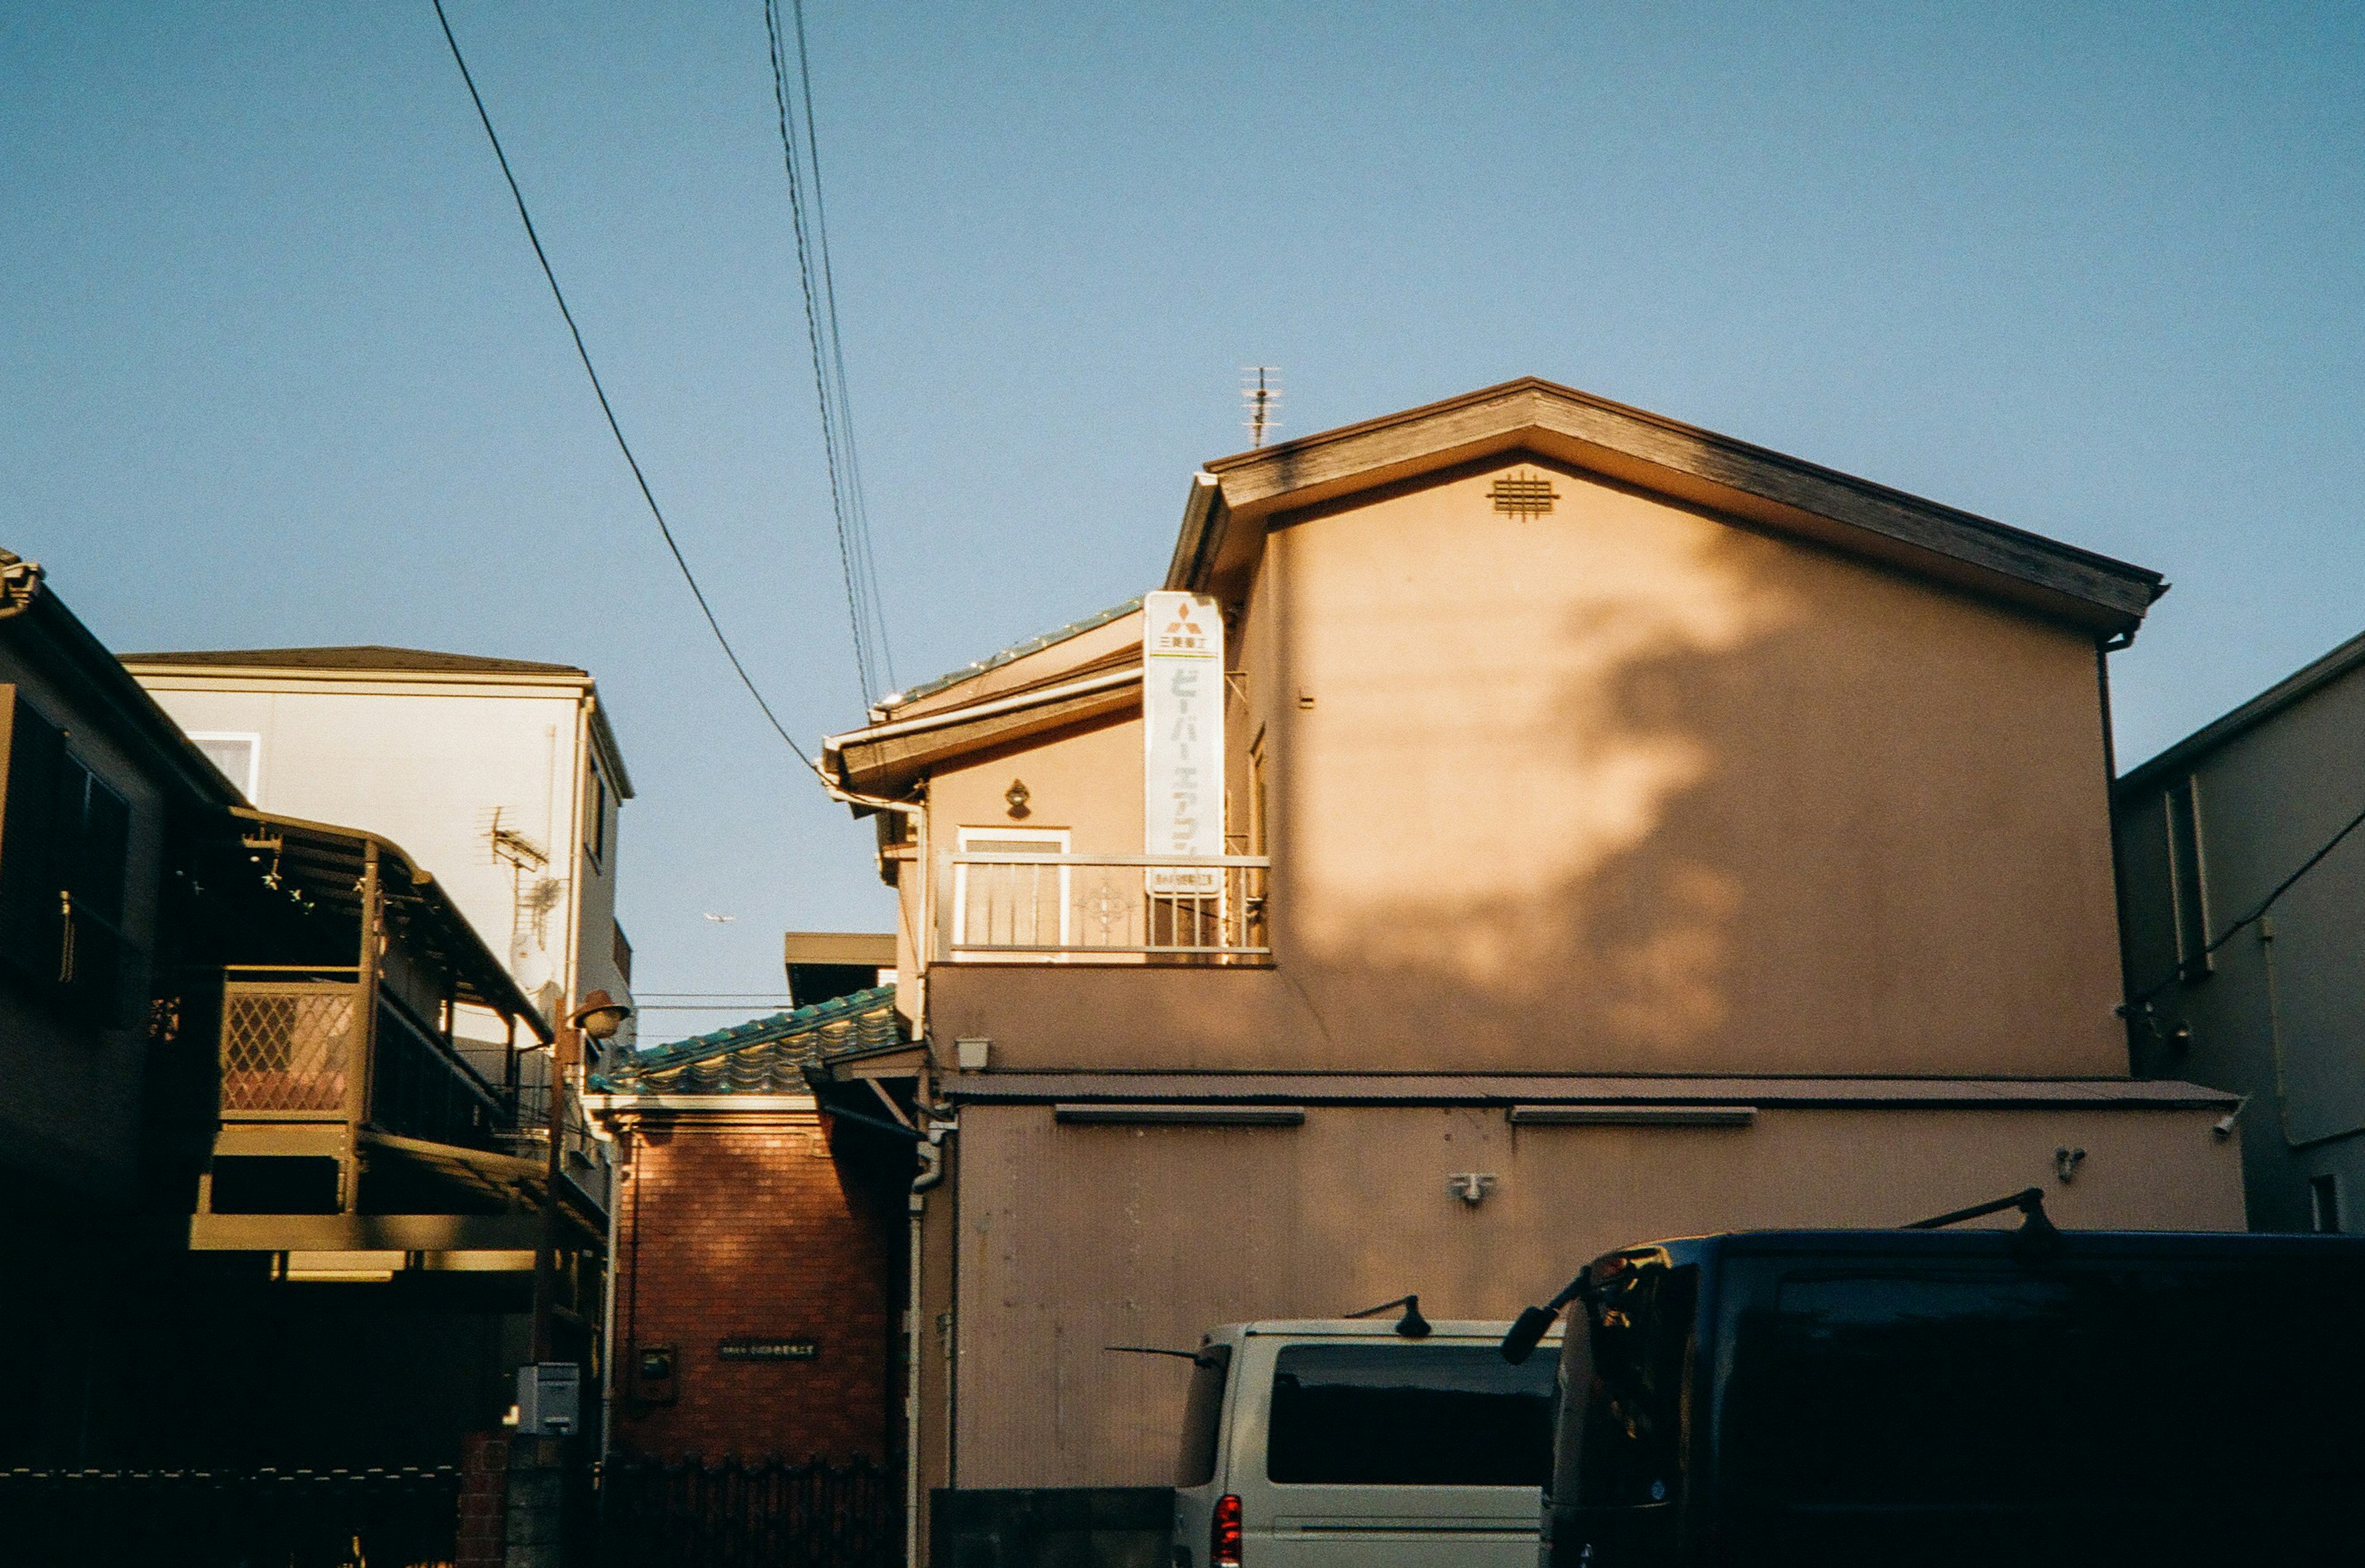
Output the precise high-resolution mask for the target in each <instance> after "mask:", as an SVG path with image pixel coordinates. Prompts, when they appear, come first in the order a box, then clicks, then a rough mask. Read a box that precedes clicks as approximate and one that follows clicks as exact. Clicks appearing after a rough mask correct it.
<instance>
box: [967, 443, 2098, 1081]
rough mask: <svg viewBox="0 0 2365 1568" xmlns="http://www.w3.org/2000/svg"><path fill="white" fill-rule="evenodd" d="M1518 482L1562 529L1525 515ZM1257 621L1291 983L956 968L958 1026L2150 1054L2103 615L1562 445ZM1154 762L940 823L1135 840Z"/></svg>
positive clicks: (2078, 1068) (1724, 1066) (1459, 1046)
mask: <svg viewBox="0 0 2365 1568" xmlns="http://www.w3.org/2000/svg"><path fill="white" fill-rule="evenodd" d="M1514 471H1517V472H1524V473H1528V474H1549V475H1550V478H1551V483H1552V486H1553V487H1554V488H1555V489H1556V490H1557V491H1558V493H1559V499H1558V503H1557V506H1556V510H1554V511H1553V512H1552V514H1551V515H1549V516H1544V517H1511V516H1505V515H1503V514H1500V513H1498V512H1496V510H1494V508H1493V505H1492V503H1491V501H1490V500H1489V498H1488V493H1487V492H1488V488H1489V487H1490V485H1491V484H1492V483H1493V481H1494V480H1495V478H1496V477H1497V476H1500V475H1502V474H1504V473H1508V472H1514ZM1234 634H1235V636H1236V638H1238V639H1239V650H1238V662H1239V664H1240V665H1241V666H1243V669H1244V673H1245V678H1244V680H1243V681H1241V682H1240V683H1239V687H1240V689H1241V690H1242V691H1244V693H1245V696H1244V700H1243V699H1242V697H1241V696H1240V695H1239V694H1238V693H1236V697H1235V700H1234V703H1233V723H1232V730H1231V737H1230V738H1231V750H1232V752H1233V754H1234V756H1235V758H1236V759H1238V758H1241V757H1244V756H1245V754H1246V752H1247V750H1248V747H1249V745H1250V742H1251V741H1252V740H1253V738H1254V737H1255V736H1256V735H1257V734H1259V733H1260V732H1261V733H1262V734H1263V736H1264V746H1265V750H1266V756H1267V761H1266V766H1265V775H1266V784H1265V791H1264V792H1265V797H1266V807H1267V812H1268V815H1269V824H1268V825H1269V829H1270V832H1269V834H1268V843H1267V845H1266V846H1265V847H1266V848H1267V849H1268V850H1269V852H1270V853H1271V855H1272V858H1273V868H1272V880H1271V893H1272V900H1271V906H1270V909H1271V927H1270V929H1271V933H1272V947H1273V950H1274V959H1275V965H1276V970H1275V973H1273V974H1272V975H1264V976H1259V975H1255V974H1251V973H1243V972H1227V973H1217V974H1199V975H1190V976H1182V977H1175V978H1171V979H1161V980H1158V981H1156V982H1151V983H1149V984H1137V983H1135V981H1133V980H1125V979H1111V980H1093V979H1091V978H1088V977H1086V976H1085V975H1083V974H1082V973H1081V972H1080V973H1079V974H1078V975H1077V976H1076V977H1075V978H1073V979H1072V980H1062V981H1060V982H1059V983H1058V984H1055V985H1044V984H1038V983H1037V981H1035V980H1032V979H1030V978H1027V977H1023V976H1011V975H1001V976H995V975H988V974H972V973H960V974H953V973H942V974H939V975H938V976H937V977H936V979H935V980H932V982H931V983H932V986H933V987H934V991H933V995H932V997H931V1012H932V1023H933V1024H935V1025H938V1028H937V1030H936V1032H938V1033H944V1032H947V1031H955V1032H958V1033H963V1034H983V1035H989V1036H992V1037H994V1038H995V1039H996V1041H997V1050H998V1051H1000V1050H1001V1049H1002V1045H1003V1042H1005V1041H1006V1042H1007V1047H1008V1049H1007V1052H1006V1053H1004V1055H1003V1057H1002V1058H998V1060H1000V1061H1006V1064H1007V1065H1012V1066H1021V1065H1024V1066H1045V1067H1048V1066H1076V1067H1114V1066H1129V1065H1142V1066H1151V1065H1191V1066H1196V1067H1215V1066H1226V1065H1230V1066H1244V1067H1252V1066H1283V1065H1287V1066H1297V1067H1306V1066H1338V1067H1420V1068H1424V1069H1430V1070H1454V1069H1465V1070H1575V1071H1646V1072H1647V1071H1708V1072H1713V1071H1749V1072H1902V1073H1995V1074H2006V1075H2011V1074H2047V1073H2050V1074H2109V1073H2114V1072H2123V1071H2124V1070H2125V1065H2126V1064H2125V1059H2124V1036H2123V1035H2122V1033H2121V1030H2120V1027H2119V1025H2118V1023H2117V1020H2116V1019H2115V1018H2114V1016H2113V1007H2114V1006H2115V1005H2116V1003H2117V1002H2118V999H2119V977H2118V965H2117V935H2116V916H2115V912H2114V906H2113V897H2114V895H2113V884H2112V868H2111V846H2110V836H2109V835H2110V807H2109V800H2108V792H2107V776H2106V770H2105V763H2104V755H2103V736H2102V711H2101V702H2100V695H2099V691H2098V688H2097V680H2096V669H2095V659H2096V653H2095V649H2094V646H2093V644H2092V642H2091V641H2090V639H2089V638H2088V637H2086V636H2084V635H2082V634H2079V633H2071V632H2068V631H2064V630H2061V629H2059V628H2057V627H2055V626H2052V625H2050V624H2048V623H2045V622H2038V621H2036V620H2034V619H2032V618H2030V617H2028V616H2026V615H2023V614H2021V613H2019V612H2017V611H2013V610H2004V609H2000V608H1997V607H1994V606H1991V605H1990V604H1987V603H1985V602H1983V601H1980V600H1977V599H1970V598H1967V597H1966V596H1964V595H1962V594H1959V593H1956V592H1953V591H1951V590H1947V589H1943V588H1935V587H1933V586H1930V585H1928V584H1926V583H1923V582H1921V581H1918V580H1915V579H1912V578H1909V577H1903V576H1901V575H1900V574H1898V573H1895V572H1893V571H1890V570H1888V569H1885V568H1881V567H1876V566H1869V565H1866V564H1863V563H1860V562H1857V561H1855V560H1853V559H1850V558H1846V557H1843V556H1841V555H1838V554H1833V553H1831V552H1829V551H1826V550H1822V549H1820V548H1816V547H1812V546H1809V545H1804V544H1801V543H1796V542H1792V541H1788V540H1783V539H1777V538H1774V537H1771V536H1768V535H1765V534H1762V533H1758V532H1751V531H1748V530H1744V529H1742V528H1739V527H1736V526H1733V525H1732V524H1729V523H1726V522H1723V521H1718V520H1716V519H1713V518H1709V517H1707V516H1704V515H1701V514H1699V513H1697V512H1695V511H1692V510H1687V509H1685V508H1682V507H1678V506H1673V505H1669V504H1666V503H1664V502H1662V501H1660V500H1657V499H1655V498H1650V497H1647V496H1643V495H1640V494H1637V493H1634V492H1632V491H1629V490H1626V489H1623V488H1620V487H1615V486H1611V485H1608V484H1605V483H1601V482H1597V481H1594V480H1591V479H1587V478H1586V477H1584V476H1581V475H1576V474H1572V473H1568V472H1563V471H1558V470H1552V469H1547V468H1545V467H1543V466H1542V465H1532V464H1504V465H1496V466H1493V467H1489V468H1487V469H1485V470H1484V471H1481V472H1475V473H1467V474H1463V475H1462V476H1457V477H1452V478H1450V479H1447V480H1444V481H1441V482H1439V483H1436V484H1432V485H1429V486H1426V487H1417V488H1411V489H1407V490H1403V491H1398V492H1394V493H1383V494H1381V495H1380V496H1378V497H1377V498H1362V499H1360V500H1359V501H1358V502H1356V503H1355V504H1353V505H1351V506H1343V507H1340V508H1337V509H1333V510H1327V511H1323V512H1321V513H1320V514H1318V515H1314V516H1308V517H1305V518H1302V519H1300V520H1298V521H1294V522H1290V523H1288V524H1287V525H1286V526H1283V527H1281V528H1278V529H1277V530H1275V531H1274V532H1272V535H1271V537H1270V539H1269V541H1268V543H1267V548H1266V553H1265V556H1264V559H1263V563H1262V566H1261V569H1260V572H1259V575H1258V576H1257V577H1256V578H1255V579H1254V581H1253V583H1252V584H1251V587H1250V593H1249V598H1248V601H1247V604H1246V608H1245V613H1244V614H1242V615H1240V616H1239V617H1238V618H1237V621H1236V626H1235V633H1234ZM1140 767H1141V764H1140V737H1139V724H1138V719H1133V720H1127V721H1125V722H1114V723H1108V724H1105V725H1104V726H1102V727H1100V728H1098V729H1096V730H1094V731H1093V732H1091V733H1090V734H1081V735H1071V736H1069V737H1063V738H1057V739H1052V740H1048V741H1046V742H1044V743H1042V744H1039V745H1035V746H1033V747H1032V748H1030V749H1026V750H1024V751H1018V752H1014V753H1011V754H1006V755H1004V756H1000V757H997V758H995V759H994V760H992V762H990V763H982V764H979V765H975V766H973V767H970V768H967V769H965V770H963V771H961V772H958V773H947V774H940V775H939V776H938V777H937V779H936V783H935V784H934V786H933V789H934V790H935V794H934V797H933V801H932V804H933V806H934V815H933V818H932V822H933V823H934V824H936V831H937V832H938V833H940V834H943V833H945V832H946V831H947V828H948V827H949V826H950V825H953V824H955V823H963V822H976V821H979V820H981V819H980V817H979V815H978V813H981V812H983V813H987V815H986V816H985V817H984V818H983V819H982V820H988V821H992V820H1005V819H1003V814H1002V808H1001V801H1000V794H1001V791H1002V790H1003V789H1004V788H1005V787H1006V786H1007V785H1008V783H1009V781H1010V779H1011V778H1013V777H1023V778H1026V782H1027V784H1028V787H1029V789H1030V790H1034V791H1035V795H1036V801H1035V805H1036V812H1035V815H1034V816H1033V817H1032V818H1030V819H1029V822H1030V823H1055V822H1057V823H1067V822H1070V821H1072V822H1074V823H1078V824H1079V826H1080V831H1079V833H1078V837H1077V846H1078V848H1079V849H1082V848H1085V847H1087V846H1088V845H1089V846H1093V847H1099V846H1101V845H1100V843H1099V841H1100V839H1101V837H1102V835H1103V834H1107V835H1109V839H1110V842H1109V843H1108V844H1107V845H1106V847H1109V848H1112V849H1115V850H1117V851H1119V852H1126V853H1138V846H1139V842H1140V841H1139V828H1138V821H1139V803H1138V796H1139V790H1140V784H1139V780H1140ZM1249 792H1250V786H1249V784H1248V782H1247V776H1246V774H1245V771H1244V770H1243V769H1242V768H1240V767H1235V768H1234V769H1233V771H1232V790H1231V793H1232V796H1233V801H1232V823H1231V824H1230V825H1231V828H1232V830H1233V831H1234V832H1235V833H1239V832H1244V831H1245V828H1246V825H1247V823H1246V820H1245V819H1246V817H1247V815H1248V801H1246V800H1244V799H1242V797H1243V795H1245V794H1248V793H1249ZM1087 824H1088V825H1089V832H1087V831H1083V829H1084V827H1085V826H1086V825H1087ZM946 842H947V843H948V842H949V841H948V839H947V840H946ZM1120 994H1121V995H1123V996H1125V997H1126V998H1127V1001H1126V1002H1125V1003H1124V1004H1122V1005H1113V1003H1115V998H1116V997H1118V996H1119V995H1120ZM1178 1050H1179V1051H1182V1052H1183V1053H1184V1056H1176V1055H1174V1054H1172V1053H1174V1052H1176V1051H1178ZM1185 1057H1187V1063H1186V1061H1185V1059H1184V1058H1185Z"/></svg>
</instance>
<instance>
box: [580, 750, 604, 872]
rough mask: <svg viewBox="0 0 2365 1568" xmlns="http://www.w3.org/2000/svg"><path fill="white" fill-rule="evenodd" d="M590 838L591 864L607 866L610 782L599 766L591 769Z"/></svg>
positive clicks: (588, 824) (587, 842)
mask: <svg viewBox="0 0 2365 1568" xmlns="http://www.w3.org/2000/svg"><path fill="white" fill-rule="evenodd" d="M589 793H590V796H591V800H590V806H591V812H590V819H591V820H590V821H589V822H588V823H587V824H586V825H587V826H588V828H589V829H590V837H589V838H588V839H587V840H586V841H585V842H586V845H587V846H588V848H589V849H590V851H591V863H592V864H593V865H595V866H597V865H602V864H605V862H606V860H607V857H608V780H607V779H606V778H604V777H602V776H601V774H600V768H599V765H598V764H596V763H595V764H593V765H592V768H591V789H590V791H589Z"/></svg>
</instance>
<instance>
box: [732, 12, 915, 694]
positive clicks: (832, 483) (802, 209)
mask: <svg viewBox="0 0 2365 1568" xmlns="http://www.w3.org/2000/svg"><path fill="white" fill-rule="evenodd" d="M790 21H791V24H792V26H793V28H794V31H795V34H796V50H797V61H796V66H797V68H796V81H797V93H796V94H795V95H793V96H795V97H796V99H797V105H796V106H795V107H791V105H790V98H791V96H792V95H791V94H790V90H789V60H788V36H787V35H788V31H789V29H788V28H783V27H782V26H781V24H780V6H779V0H764V30H765V32H766V34H767V35H768V38H769V39H770V40H771V53H772V97H773V102H774V104H775V105H776V106H777V107H778V108H779V120H780V154H781V159H782V162H784V163H785V165H786V166H787V169H788V174H789V216H790V220H791V222H792V223H793V224H794V226H795V229H796V237H797V278H798V281H799V282H800V283H801V285H802V286H803V287H804V298H805V337H806V340H807V342H810V343H811V344H812V346H813V390H814V392H815V394H816V395H817V396H818V398H819V399H820V403H821V431H822V443H823V447H824V453H825V454H826V457H827V459H828V465H829V501H830V510H831V511H832V513H833V514H834V515H835V518H836V521H837V556H838V565H839V566H840V568H841V569H842V570H843V572H844V573H845V577H846V619H847V621H848V622H849V624H850V625H851V628H852V630H853V633H854V670H855V678H856V679H857V681H858V682H859V683H860V684H861V687H862V700H863V702H864V704H865V705H866V706H868V705H869V704H870V703H872V702H874V701H876V700H878V699H879V698H880V696H881V695H882V694H884V693H886V692H887V691H890V690H891V689H893V687H894V684H895V666H894V663H893V660H892V659H891V656H890V655H889V653H888V649H887V616H886V611H885V610H884V608H883V607H882V606H881V604H880V598H879V574H878V570H877V567H876V566H874V565H873V563H872V559H871V553H870V516H869V508H868V507H867V506H866V505H865V503H864V500H863V496H862V463H861V459H860V457H859V456H858V455H857V453H856V451H855V445H854V414H853V409H852V406H851V405H852V399H851V398H849V397H848V396H847V393H846V351H845V347H844V344H843V342H842V341H841V339H840V338H839V335H838V329H837V284H836V279H835V275H834V274H832V272H831V270H830V264H829V225H828V222H827V219H826V217H825V215H824V210H823V207H822V195H821V143H820V139H819V138H818V136H817V135H816V134H815V132H814V129H813V71H812V67H811V65H810V63H809V62H808V60H807V56H806V50H805V8H804V0H790ZM799 119H801V120H802V121H803V122H804V140H803V141H802V142H801V143H800V142H799V141H798V140H797V131H796V127H797V122H798V120H799Z"/></svg>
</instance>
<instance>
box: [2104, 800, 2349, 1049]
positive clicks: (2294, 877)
mask: <svg viewBox="0 0 2365 1568" xmlns="http://www.w3.org/2000/svg"><path fill="white" fill-rule="evenodd" d="M2360 827H2365V811H2360V812H2358V813H2357V814H2356V815H2355V816H2353V817H2350V818H2349V819H2348V822H2347V823H2343V824H2342V826H2341V829H2340V831H2339V832H2338V833H2336V834H2333V835H2332V836H2331V837H2330V838H2328V839H2326V840H2325V842H2324V847H2323V848H2321V849H2319V850H2317V851H2316V852H2315V854H2313V855H2311V856H2309V857H2307V859H2306V860H2305V861H2304V862H2303V863H2302V864H2301V866H2300V868H2299V869H2298V870H2296V871H2293V872H2292V874H2291V875H2290V876H2288V877H2285V878H2284V879H2282V880H2281V881H2280V882H2277V883H2276V884H2275V887H2274V890H2273V891H2272V892H2270V893H2269V894H2268V895H2267V896H2266V897H2265V898H2262V899H2260V900H2259V902H2258V904H2257V905H2256V907H2254V908H2253V909H2252V910H2251V911H2250V913H2247V914H2246V915H2244V916H2242V918H2241V919H2239V920H2237V921H2236V922H2235V923H2234V924H2231V925H2229V926H2227V927H2226V928H2225V932H2224V933H2223V934H2222V935H2220V936H2219V937H2218V938H2217V940H2216V941H2214V942H2212V943H2210V944H2209V946H2206V947H2203V948H2202V949H2201V951H2200V952H2199V953H2197V954H2195V955H2194V957H2193V959H2191V960H2188V962H2191V961H2197V960H2198V959H2201V958H2207V957H2209V955H2211V954H2212V953H2214V952H2215V951H2217V949H2218V948H2220V947H2223V946H2225V944H2226V943H2228V942H2231V941H2232V940H2233V939H2234V938H2235V937H2236V935H2240V933H2241V932H2242V931H2243V930H2244V929H2245V928H2247V927H2248V926H2252V925H2255V924H2258V923H2259V921H2261V920H2263V919H2265V918H2266V914H2267V911H2269V910H2270V909H2272V908H2274V907H2275V904H2276V902H2277V901H2279V900H2280V899H2281V897H2282V896H2283V895H2284V894H2285V893H2287V892H2289V891H2291V890H2292V888H2293V887H2294V886H2295V885H2297V883H2298V881H2299V879H2301V878H2302V877H2304V876H2306V875H2307V874H2308V873H2309V872H2310V871H2313V870H2315V868H2316V867H2317V866H2319V865H2321V864H2323V861H2324V857H2326V856H2327V855H2329V854H2331V853H2332V852H2333V851H2334V850H2336V849H2337V848H2339V847H2340V845H2341V841H2342V840H2344V839H2346V838H2347V837H2348V835H2349V834H2352V833H2355V832H2356V831H2357V830H2358V829H2359V828H2360ZM2184 978H2185V965H2184V964H2179V965H2177V967H2176V968H2175V969H2174V970H2173V971H2171V972H2170V973H2169V977H2168V978H2167V979H2166V980H2162V981H2160V982H2159V983H2158V985H2155V986H2153V987H2152V988H2151V989H2150V990H2148V991H2145V992H2144V993H2143V994H2142V995H2140V996H2137V997H2134V998H2131V999H2130V1000H2129V1001H2128V1002H2127V1003H2126V1005H2125V1006H2124V1007H2123V1008H2122V1009H2120V1011H2121V1012H2123V1013H2132V1012H2134V1011H2135V1009H2136V1008H2139V1007H2148V1006H2150V1005H2151V1004H2152V1002H2155V1001H2156V1000H2158V997H2159V995H2160V993H2161V992H2162V991H2166V990H2168V989H2169V987H2170V986H2172V985H2174V984H2176V982H2177V981H2179V980H2182V979H2184Z"/></svg>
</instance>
